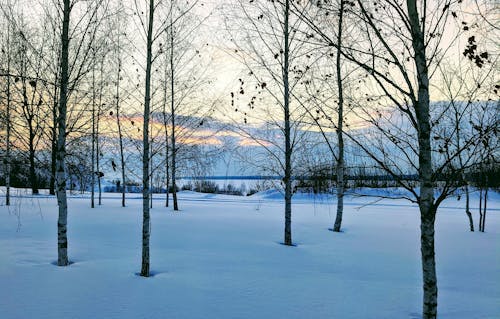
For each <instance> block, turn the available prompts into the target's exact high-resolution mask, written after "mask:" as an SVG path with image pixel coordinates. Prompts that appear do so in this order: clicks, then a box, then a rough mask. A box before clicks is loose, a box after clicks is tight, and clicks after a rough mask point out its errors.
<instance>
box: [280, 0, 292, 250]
mask: <svg viewBox="0 0 500 319" xmlns="http://www.w3.org/2000/svg"><path fill="white" fill-rule="evenodd" d="M284 13H285V21H284V25H283V35H284V44H285V48H284V52H283V55H284V56H283V59H284V61H283V62H284V63H283V69H282V72H283V87H284V90H283V92H284V94H283V102H284V103H283V108H284V122H285V131H284V134H285V177H284V182H285V236H284V244H285V245H288V246H291V245H292V244H293V242H292V145H291V136H290V135H291V129H290V86H289V79H288V76H289V71H290V70H289V67H290V65H289V63H290V59H289V57H290V39H289V35H290V33H289V17H290V1H289V0H286V1H285V12H284Z"/></svg>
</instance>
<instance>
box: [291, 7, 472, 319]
mask: <svg viewBox="0 0 500 319" xmlns="http://www.w3.org/2000/svg"><path fill="white" fill-rule="evenodd" d="M460 2H461V1H459V2H454V1H447V0H443V1H435V2H432V3H430V2H428V1H425V0H424V1H418V0H406V1H404V2H403V4H401V3H399V2H397V1H390V0H388V1H379V2H376V3H366V2H363V1H360V0H357V1H349V2H346V5H347V8H348V10H349V15H350V17H351V18H350V19H349V21H350V23H353V24H355V25H356V30H355V31H353V32H352V33H351V34H350V39H349V42H348V45H343V46H341V47H339V46H338V44H337V41H336V39H335V37H333V36H332V32H331V29H329V28H325V25H324V24H322V21H324V18H323V17H324V15H322V13H324V10H323V8H325V7H328V6H329V3H328V2H318V4H317V6H318V11H316V13H317V15H310V14H304V13H303V12H301V11H300V9H299V8H298V7H297V6H296V9H297V14H298V15H299V16H301V17H302V18H303V19H304V20H305V21H307V23H308V25H309V26H310V27H311V29H312V34H313V37H315V38H316V39H317V40H318V43H319V45H320V46H321V45H322V46H332V47H335V48H337V49H339V48H340V52H341V54H342V57H343V58H344V61H348V62H349V63H353V64H355V65H357V66H358V67H360V68H361V69H363V70H365V71H366V86H365V88H371V89H372V90H373V93H371V94H367V95H363V94H359V96H358V99H359V101H360V104H361V105H364V108H363V109H364V111H359V113H358V115H359V116H360V117H361V118H362V119H363V120H365V121H366V122H367V123H370V125H372V127H373V128H374V130H375V131H378V133H379V135H380V137H381V138H382V139H381V140H380V141H384V143H385V144H384V143H382V144H380V143H379V144H378V147H376V145H377V144H375V143H373V142H374V139H371V140H370V139H369V138H366V136H360V135H359V134H353V133H352V132H349V133H345V132H344V133H345V136H348V137H349V139H350V140H351V141H352V142H353V143H354V144H356V145H357V146H358V147H359V148H360V149H362V150H363V151H364V152H365V153H366V154H368V155H369V156H370V157H371V159H372V160H373V162H374V163H375V164H376V165H377V166H379V167H380V168H381V169H383V170H384V171H386V172H387V173H388V174H390V175H391V176H392V177H393V178H394V179H395V180H396V181H397V182H398V183H399V185H400V186H402V187H403V188H404V189H405V190H406V191H407V193H406V194H403V195H401V197H402V198H407V199H409V200H411V201H413V202H415V203H417V204H418V206H419V210H420V231H421V261H422V274H423V309H422V316H423V318H425V319H429V318H436V317H437V293H438V289H437V276H436V259H435V250H434V233H435V230H434V224H435V218H436V213H437V209H438V207H439V205H440V204H441V203H442V201H443V200H444V199H445V198H447V197H448V196H450V195H451V194H452V193H453V190H454V184H455V183H454V182H453V181H452V182H451V183H446V184H445V185H444V186H440V187H438V183H437V181H438V179H439V176H442V175H441V174H443V173H444V172H445V171H446V170H447V169H448V168H449V164H450V161H451V160H454V159H455V158H456V157H457V156H458V154H459V153H460V152H461V151H462V150H463V148H464V147H467V146H469V145H470V144H471V143H472V141H468V142H467V143H465V144H464V145H462V148H461V149H459V150H457V151H456V152H454V154H453V155H452V156H451V157H450V158H449V159H445V158H440V157H438V156H435V155H433V154H436V153H435V152H436V147H437V145H436V144H433V143H432V138H431V137H432V132H433V131H434V129H435V126H436V120H437V118H436V117H435V116H436V115H438V114H437V113H433V112H431V110H432V108H431V93H432V91H431V89H432V88H433V85H434V83H435V82H434V80H433V76H434V74H435V71H436V67H437V66H438V65H439V64H440V63H441V61H442V59H443V57H444V56H446V54H447V53H448V52H449V50H450V48H451V47H452V46H453V45H454V44H455V42H454V40H455V39H457V37H459V35H460V34H461V32H462V31H463V30H466V27H464V26H463V25H462V26H461V25H460V23H461V21H460V20H459V19H460V17H459V14H460V12H462V10H461V9H460ZM389 20H390V23H387V21H389ZM462 21H463V20H462ZM450 25H452V26H453V27H452V28H450V27H449V26H450ZM467 28H469V26H467ZM450 31H451V33H450ZM445 34H446V36H445ZM445 37H446V39H445ZM360 93H364V92H360ZM361 101H363V102H362V103H361ZM367 105H370V107H366V106H367ZM382 105H385V106H386V107H382ZM395 114H397V116H396V117H397V118H398V119H396V118H395ZM382 122H383V124H382ZM395 123H397V124H395ZM399 124H401V125H399ZM388 126H390V128H389V127H388ZM388 145H391V146H393V149H394V148H395V149H397V152H398V154H394V151H392V153H391V152H390V151H389V148H388ZM401 160H402V161H403V162H404V163H406V164H407V165H408V166H406V165H401V163H402V162H401ZM407 169H409V170H414V171H416V172H417V174H418V178H419V183H418V189H416V188H414V187H413V186H412V185H411V183H410V182H408V181H405V180H404V179H403V178H402V176H403V175H404V172H403V170H407ZM435 194H437V196H435Z"/></svg>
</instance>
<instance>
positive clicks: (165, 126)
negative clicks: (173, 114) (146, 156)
mask: <svg viewBox="0 0 500 319" xmlns="http://www.w3.org/2000/svg"><path fill="white" fill-rule="evenodd" d="M168 77H169V76H168V69H167V65H166V63H165V66H164V84H163V130H164V131H165V185H166V188H167V191H166V192H165V207H168V200H169V198H168V197H169V185H170V171H169V170H170V165H169V161H168V152H169V146H168V145H169V141H168V121H167V79H168Z"/></svg>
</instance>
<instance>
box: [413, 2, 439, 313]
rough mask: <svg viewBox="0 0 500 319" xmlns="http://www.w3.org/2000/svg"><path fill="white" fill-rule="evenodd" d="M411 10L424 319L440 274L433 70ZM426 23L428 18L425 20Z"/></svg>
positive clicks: (433, 309) (417, 19)
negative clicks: (434, 177)
mask: <svg viewBox="0 0 500 319" xmlns="http://www.w3.org/2000/svg"><path fill="white" fill-rule="evenodd" d="M407 10H408V17H409V23H410V27H411V33H412V47H413V50H414V52H415V58H414V59H415V66H416V70H417V81H418V96H417V100H416V101H414V103H415V105H414V108H415V115H416V118H417V124H418V127H417V130H418V146H419V148H418V151H419V154H418V155H419V161H418V162H419V172H418V174H419V183H420V197H419V201H418V204H419V208H420V221H421V224H420V231H421V237H420V238H421V240H420V245H421V247H420V250H421V255H422V273H423V291H424V294H423V309H422V318H423V319H435V318H437V296H438V288H437V277H436V260H435V250H434V222H435V218H436V207H435V206H434V183H433V180H432V153H431V138H430V136H431V126H430V113H429V73H428V68H427V58H426V47H425V40H424V34H423V32H422V27H421V26H420V22H421V20H420V17H419V13H418V9H417V3H416V0H407ZM423 24H425V20H424V21H423Z"/></svg>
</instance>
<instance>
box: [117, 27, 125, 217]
mask: <svg viewBox="0 0 500 319" xmlns="http://www.w3.org/2000/svg"><path fill="white" fill-rule="evenodd" d="M119 47H120V37H119V36H118V48H119ZM121 67H122V61H121V57H120V53H119V52H118V72H117V74H116V126H118V143H119V145H120V166H121V175H122V189H121V192H122V207H125V155H124V154H123V133H122V126H121V123H120V71H121Z"/></svg>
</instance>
